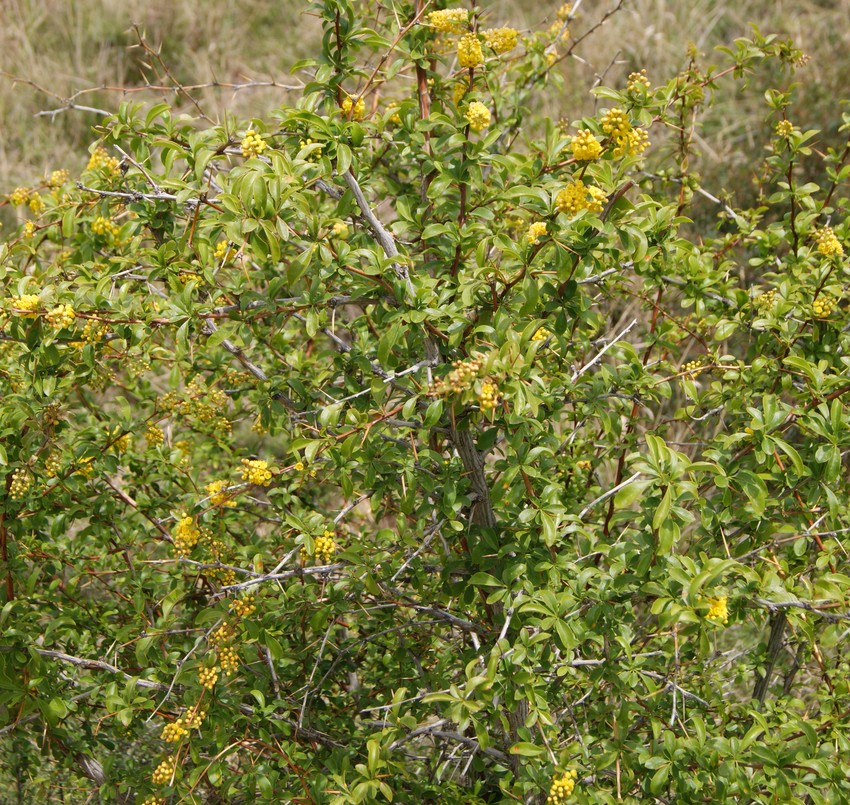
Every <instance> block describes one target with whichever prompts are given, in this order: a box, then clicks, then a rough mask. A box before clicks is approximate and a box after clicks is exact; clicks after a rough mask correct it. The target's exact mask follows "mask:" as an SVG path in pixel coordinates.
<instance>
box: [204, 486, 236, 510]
mask: <svg viewBox="0 0 850 805" xmlns="http://www.w3.org/2000/svg"><path fill="white" fill-rule="evenodd" d="M206 490H207V494H208V495H209V498H210V503H212V505H213V506H228V507H229V508H233V507H234V506H235V505H236V501H235V500H233V499H232V498H231V496H230V495H229V494H228V493H227V481H212V482H211V483H208V484H207V485H206Z"/></svg>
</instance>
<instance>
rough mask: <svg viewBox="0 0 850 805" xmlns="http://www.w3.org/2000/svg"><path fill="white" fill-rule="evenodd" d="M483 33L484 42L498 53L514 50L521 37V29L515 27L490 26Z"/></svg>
mask: <svg viewBox="0 0 850 805" xmlns="http://www.w3.org/2000/svg"><path fill="white" fill-rule="evenodd" d="M481 33H482V35H483V36H484V43H485V44H486V45H487V47H488V48H492V49H493V50H495V51H496V53H507V52H508V51H509V50H513V49H514V48H515V47H516V45H517V40H518V39H519V31H517V30H516V29H515V28H488V29H487V30H486V31H482V32H481Z"/></svg>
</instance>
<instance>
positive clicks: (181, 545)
mask: <svg viewBox="0 0 850 805" xmlns="http://www.w3.org/2000/svg"><path fill="white" fill-rule="evenodd" d="M173 536H174V549H175V550H176V551H177V553H178V554H179V555H180V556H186V555H187V554H188V553H189V552H190V551H191V550H192V548H194V547H195V546H196V545H197V544H198V540H199V539H200V538H201V532H200V529H199V528H198V526H197V525H195V520H194V519H193V518H192V517H189V516H188V515H187V516H185V517H181V518H180V519H179V520H178V521H177V525H176V526H174V531H173Z"/></svg>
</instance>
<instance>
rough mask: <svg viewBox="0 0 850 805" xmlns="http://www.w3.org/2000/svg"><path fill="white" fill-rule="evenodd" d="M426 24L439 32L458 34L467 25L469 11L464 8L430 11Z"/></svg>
mask: <svg viewBox="0 0 850 805" xmlns="http://www.w3.org/2000/svg"><path fill="white" fill-rule="evenodd" d="M428 24H429V25H430V26H431V27H432V28H433V29H434V30H435V31H437V32H438V33H441V34H459V33H462V32H463V29H464V28H466V27H467V26H468V25H469V11H467V10H466V9H465V8H446V9H443V10H442V11H432V12H431V13H430V14H429V15H428Z"/></svg>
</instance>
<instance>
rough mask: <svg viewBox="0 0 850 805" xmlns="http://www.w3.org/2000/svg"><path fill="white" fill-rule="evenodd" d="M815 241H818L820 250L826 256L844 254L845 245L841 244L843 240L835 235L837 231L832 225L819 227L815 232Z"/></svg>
mask: <svg viewBox="0 0 850 805" xmlns="http://www.w3.org/2000/svg"><path fill="white" fill-rule="evenodd" d="M815 241H817V245H818V251H819V252H820V253H821V254H822V255H824V256H826V257H830V256H832V255H835V256H836V257H841V255H842V254H844V247H843V246H842V245H841V241H840V240H838V238H837V237H835V232H833V230H832V227H831V226H825V227H823V228H821V229H819V230H818V231H817V232H816V233H815Z"/></svg>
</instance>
